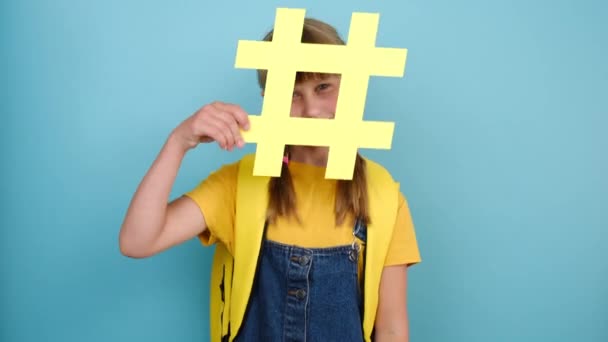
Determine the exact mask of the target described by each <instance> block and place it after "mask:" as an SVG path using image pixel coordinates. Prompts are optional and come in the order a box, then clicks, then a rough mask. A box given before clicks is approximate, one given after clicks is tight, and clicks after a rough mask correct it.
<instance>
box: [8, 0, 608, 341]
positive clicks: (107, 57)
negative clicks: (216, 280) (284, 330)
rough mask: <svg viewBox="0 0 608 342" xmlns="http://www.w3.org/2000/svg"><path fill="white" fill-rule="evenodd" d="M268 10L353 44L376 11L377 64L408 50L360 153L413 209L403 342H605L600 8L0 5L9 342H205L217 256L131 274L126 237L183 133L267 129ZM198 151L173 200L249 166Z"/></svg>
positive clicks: (377, 88) (375, 108)
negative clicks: (202, 126) (193, 127)
mask: <svg viewBox="0 0 608 342" xmlns="http://www.w3.org/2000/svg"><path fill="white" fill-rule="evenodd" d="M277 7H295V8H306V9H307V14H308V15H309V16H313V17H317V18H319V19H322V20H325V21H328V22H330V23H332V24H333V25H335V26H336V27H337V28H338V29H339V31H340V33H341V34H342V35H343V36H344V37H346V36H347V33H348V26H349V22H350V16H351V13H352V12H357V11H362V12H378V13H380V24H379V29H378V39H377V45H378V46H383V47H399V48H407V49H408V59H407V66H406V71H405V76H404V77H403V78H383V77H372V79H371V81H370V85H369V93H368V97H367V102H366V113H365V119H369V120H386V121H394V122H395V123H396V128H395V135H394V138H393V148H392V150H390V151H384V150H362V152H363V153H364V154H365V155H366V156H368V157H370V158H373V159H375V160H377V161H379V162H381V163H382V164H384V165H385V166H386V167H387V168H388V169H389V170H390V171H391V172H392V173H393V175H394V176H395V178H396V179H397V180H398V181H399V182H401V184H402V190H403V192H404V194H405V195H406V196H407V198H408V201H409V204H410V208H411V211H412V215H413V218H414V223H415V225H416V232H417V237H418V242H419V245H420V249H421V253H422V258H423V262H422V263H421V264H420V265H417V266H415V267H413V268H412V269H411V270H410V272H409V275H410V276H409V291H408V298H409V313H410V328H411V340H412V341H425V342H430V341H437V342H440V341H466V342H474V341H479V342H486V341H552V342H555V341H564V342H566V341H585V342H587V341H597V342H600V341H608V288H607V286H606V284H607V283H608V248H607V247H606V244H607V243H608V232H607V230H608V200H607V198H608V154H607V152H606V149H607V147H608V134H607V133H606V129H607V127H608V63H606V59H607V58H606V56H608V47H607V45H608V43H607V42H608V39H607V37H608V21H607V20H606V18H608V5H607V3H606V2H605V1H600V0H597V1H593V0H585V1H574V0H557V1H549V0H538V1H523V0H515V1H481V0H464V1H447V0H437V1H417V0H399V1H397V0H393V1H388V0H386V1H371V0H365V1H364V0H355V1H320V0H315V1H220V2H215V1H201V0H199V1H192V0H184V1H116V0H109V1H76V0H72V1H69V0H56V1H43V0H39V1H34V0H22V1H12V2H2V4H1V5H0V37H1V45H0V46H1V52H2V53H1V54H0V60H1V62H2V63H1V68H2V73H1V75H2V77H1V78H2V89H1V90H2V91H1V94H2V101H0V113H1V118H2V126H1V129H2V134H1V135H0V137H1V139H2V144H1V146H2V152H3V153H2V177H0V181H1V190H2V207H1V208H2V212H1V215H0V220H1V221H0V222H1V227H2V229H1V234H2V235H1V239H0V243H1V245H0V265H1V274H0V276H1V278H0V282H1V283H0V285H1V287H0V290H1V291H0V296H1V297H0V303H1V304H0V340H1V341H7V342H9V341H11V342H12V341H20V342H21V341H27V342H30V341H32V342H33V341H61V342H77V341H78V342H80V341H90V342H92V341H104V342H105V341H148V342H153V341H208V338H209V337H208V305H209V298H208V279H209V278H208V275H209V270H210V263H211V257H212V253H213V249H212V248H207V249H205V248H203V247H201V245H200V244H199V242H198V241H197V240H196V239H193V240H191V241H189V242H187V243H184V244H183V245H180V246H178V247H176V248H174V249H171V250H169V251H167V252H165V253H162V254H160V255H157V256H155V257H152V258H149V259H143V260H135V259H129V258H127V257H124V256H122V255H121V254H120V251H119V248H118V232H119V229H120V225H121V223H122V219H123V217H124V214H125V212H126V209H127V206H128V204H129V201H130V199H131V196H132V195H133V193H134V191H135V189H136V187H137V185H138V183H139V181H140V180H141V178H142V177H143V175H144V174H145V172H146V171H147V169H148V167H149V166H150V165H151V163H152V162H153V160H154V158H155V157H156V155H157V153H158V152H159V150H160V148H161V146H162V145H163V143H164V142H165V139H166V138H167V136H168V135H169V133H170V132H171V130H172V129H173V128H174V127H176V126H177V125H178V124H179V123H180V122H181V121H182V120H184V119H186V118H187V117H188V116H189V115H191V114H192V113H193V112H194V111H196V110H197V109H198V108H199V107H201V106H202V105H204V104H206V103H209V102H211V101H214V100H222V101H227V102H234V103H238V104H240V105H241V106H243V107H244V108H245V109H246V110H247V111H249V112H250V113H256V114H257V113H259V112H260V110H261V104H262V98H261V97H260V91H259V89H258V87H257V85H256V80H255V72H254V71H253V70H245V69H235V68H234V57H235V53H236V44H237V41H238V40H239V39H248V40H259V39H260V38H261V37H262V36H263V34H264V33H265V32H266V31H267V30H268V29H270V28H271V27H272V25H273V21H274V16H275V10H276V8H277ZM254 150H255V145H248V146H247V147H246V148H245V149H243V150H239V151H236V152H232V153H228V152H224V151H221V150H220V149H219V148H218V147H217V146H216V145H212V144H208V145H204V146H200V147H198V148H197V149H195V150H193V151H191V152H189V153H188V155H187V156H186V159H185V160H184V162H183V164H182V168H181V170H180V173H179V175H178V179H177V181H176V183H175V186H174V188H173V192H172V198H175V197H177V196H179V195H180V194H182V193H183V192H185V191H188V190H190V189H191V188H193V187H194V186H196V185H197V184H198V183H199V182H200V181H201V180H202V179H203V178H205V177H206V176H207V175H208V174H209V172H211V171H212V170H214V169H216V168H218V167H219V166H221V165H222V164H224V163H228V162H231V161H234V160H236V159H237V158H239V157H240V156H242V155H243V154H244V153H248V152H253V151H254Z"/></svg>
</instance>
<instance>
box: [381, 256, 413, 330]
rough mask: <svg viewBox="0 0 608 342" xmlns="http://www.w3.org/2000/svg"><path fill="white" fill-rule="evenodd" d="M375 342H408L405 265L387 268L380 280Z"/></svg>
mask: <svg viewBox="0 0 608 342" xmlns="http://www.w3.org/2000/svg"><path fill="white" fill-rule="evenodd" d="M374 338H375V341H377V342H409V324H408V317H407V265H395V266H387V267H385V268H384V270H383V271H382V278H381V279H380V294H379V300H378V312H377V313H376V323H375V333H374Z"/></svg>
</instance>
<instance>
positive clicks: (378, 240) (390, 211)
mask: <svg viewBox="0 0 608 342" xmlns="http://www.w3.org/2000/svg"><path fill="white" fill-rule="evenodd" d="M366 171H367V193H368V198H369V206H370V220H371V222H370V224H369V225H368V226H367V244H366V255H365V258H366V260H365V284H364V314H363V332H364V336H365V340H366V341H371V335H372V331H373V329H374V323H375V320H376V312H377V309H378V293H379V289H380V279H381V277H382V271H383V269H384V261H385V259H386V254H387V253H388V247H389V244H390V241H391V238H392V235H393V227H394V225H395V217H396V216H397V209H398V208H397V205H398V202H397V199H398V196H399V192H398V191H399V188H398V184H397V183H396V182H395V181H394V180H393V178H392V177H391V175H390V174H389V172H388V171H387V170H386V169H384V168H383V167H382V166H380V165H379V164H377V163H375V162H373V161H371V160H368V159H366Z"/></svg>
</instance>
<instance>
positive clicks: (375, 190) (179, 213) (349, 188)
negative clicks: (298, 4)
mask: <svg viewBox="0 0 608 342" xmlns="http://www.w3.org/2000/svg"><path fill="white" fill-rule="evenodd" d="M264 40H266V41H270V40H272V31H271V32H270V33H268V34H267V35H266V37H265V38H264ZM302 42H305V43H319V44H344V41H343V40H342V39H341V38H340V37H339V35H338V34H337V32H336V30H335V29H334V28H333V27H331V26H329V25H327V24H325V23H323V22H321V21H318V20H314V19H306V20H305V25H304V29H303V35H302ZM258 80H259V84H260V87H261V88H262V95H263V89H264V85H265V80H266V72H265V71H264V70H259V71H258ZM339 87H340V76H339V75H329V74H317V73H298V74H297V76H296V84H295V87H294V92H293V100H292V107H291V116H292V117H305V118H311V119H313V118H318V119H331V118H333V117H334V113H335V109H336V102H337V98H338V92H339ZM248 129H249V121H248V117H247V113H245V112H244V111H243V109H241V108H240V107H239V106H238V105H235V104H228V103H222V102H214V103H211V104H207V105H205V106H203V107H202V108H201V109H200V110H198V111H197V112H196V113H194V114H193V115H192V116H190V117H189V118H188V119H187V120H185V121H184V122H182V123H181V124H180V125H179V126H178V127H177V128H175V129H174V130H173V131H172V133H171V134H170V136H169V137H168V139H167V141H166V143H165V145H164V146H163V148H162V150H161V151H160V154H159V155H158V158H157V159H156V160H155V161H154V163H153V165H152V166H151V168H150V169H149V171H148V173H147V174H146V175H145V177H144V178H143V180H142V182H141V184H140V185H139V187H138V189H137V191H136V193H135V195H134V197H133V199H132V202H131V205H130V207H129V209H128V212H127V214H126V217H125V220H124V223H123V225H122V228H121V231H120V249H121V251H122V253H123V254H124V255H126V256H129V257H134V258H143V257H149V256H152V255H154V254H156V253H159V252H161V251H163V250H165V249H167V248H170V247H172V246H175V245H177V244H179V243H182V242H184V241H186V240H189V239H191V238H193V237H197V236H198V237H199V238H200V240H201V242H202V243H203V245H211V244H216V248H217V249H218V252H217V253H220V252H219V251H220V248H221V251H225V255H227V256H228V257H223V258H224V259H226V260H229V261H230V262H232V260H231V259H232V258H234V260H233V262H234V264H233V265H232V264H231V263H228V262H227V263H223V262H220V263H218V264H217V265H216V266H217V267H215V266H214V267H215V268H216V269H214V272H217V273H216V274H217V275H218V276H217V277H214V276H212V284H211V287H212V307H213V308H212V312H211V315H212V317H211V321H212V325H211V329H212V333H211V336H212V339H213V340H214V341H216V340H219V339H220V336H221V340H226V341H233V340H234V341H364V340H365V341H370V340H372V339H373V340H375V341H408V317H407V310H406V306H407V305H406V304H407V302H406V282H407V275H406V272H407V267H408V266H410V265H413V264H415V263H418V262H419V261H420V256H419V251H418V247H417V243H416V237H415V233H414V228H413V224H412V220H411V217H410V212H409V210H408V206H407V203H406V200H405V198H404V196H403V195H402V193H401V192H400V191H399V190H398V184H397V183H395V182H394V181H392V178H390V176H387V175H388V173H387V172H386V171H385V170H384V169H383V168H382V167H381V166H379V165H378V164H376V163H374V162H372V161H370V160H367V159H365V158H363V157H361V156H360V155H358V156H357V160H356V165H355V170H354V175H353V178H352V180H332V179H325V177H324V174H325V166H326V163H327V156H328V148H326V147H313V146H288V147H287V148H286V151H285V158H284V161H283V168H282V172H281V176H280V177H276V178H270V179H268V181H267V183H262V184H263V187H260V188H258V190H255V188H252V187H248V188H246V189H245V188H243V187H244V186H243V185H242V183H239V182H240V181H239V180H240V179H241V178H239V177H245V179H248V180H247V181H251V179H253V178H254V177H253V176H251V157H250V156H248V157H246V158H243V159H242V160H239V161H237V162H235V163H233V164H230V165H225V166H223V167H221V168H220V169H219V170H217V171H216V172H214V173H212V174H211V175H210V176H209V177H208V178H207V179H205V180H204V181H202V182H201V183H200V184H199V185H198V186H197V187H196V188H194V189H193V190H192V191H190V192H188V193H186V194H184V196H182V197H180V198H178V199H176V200H174V201H172V202H170V203H168V202H169V194H170V191H171V187H172V185H173V182H174V180H175V178H176V175H177V172H178V169H179V167H180V163H181V161H182V159H183V157H184V155H185V153H186V152H187V151H188V150H190V149H192V148H194V147H196V146H197V145H198V144H199V143H201V142H204V143H207V142H212V141H215V142H217V143H218V144H219V145H220V146H221V147H222V148H223V149H225V150H229V151H231V150H233V148H235V147H239V148H240V147H242V146H243V145H244V142H243V139H242V137H241V130H248ZM247 177H250V178H247ZM382 177H384V179H385V180H384V181H380V178H382ZM258 178H259V179H264V178H263V177H261V178H260V177H258ZM247 181H243V182H245V183H246V184H249V183H247ZM252 189H254V190H252ZM247 191H250V193H247ZM239 196H240V197H239ZM244 196H245V197H244ZM260 202H262V203H260ZM167 203H168V204H167ZM255 208H261V210H263V212H262V214H263V215H261V216H263V220H262V221H260V222H257V221H255V220H254V219H251V218H252V217H256V216H255V215H250V216H246V215H245V214H244V213H246V212H254V211H255V210H257V209H255ZM390 208H394V209H390ZM239 215H240V216H239ZM258 216H259V215H258ZM251 236H257V237H258V238H254V239H250V238H249V237H251ZM256 239H259V240H260V241H256ZM216 257H217V255H216ZM224 259H222V260H224ZM231 265H232V266H234V267H232V266H231ZM227 266H228V267H229V268H226V267H227ZM247 272H249V273H251V274H252V276H250V277H248V276H247V275H246V273H247ZM220 274H221V276H220ZM243 274H245V275H243ZM218 279H219V280H218ZM213 282H216V283H213ZM214 291H215V292H214ZM230 294H231V295H230ZM215 297H217V298H215ZM220 297H221V298H220ZM230 298H232V302H231V303H229V300H230ZM214 303H215V304H214ZM218 303H219V304H218ZM216 309H217V310H216ZM214 310H215V311H214ZM216 311H217V312H216Z"/></svg>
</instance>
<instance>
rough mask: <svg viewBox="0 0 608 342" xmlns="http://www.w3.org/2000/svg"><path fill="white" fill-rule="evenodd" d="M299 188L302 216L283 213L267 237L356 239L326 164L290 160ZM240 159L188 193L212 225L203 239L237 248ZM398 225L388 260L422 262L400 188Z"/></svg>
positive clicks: (325, 243)
mask: <svg viewBox="0 0 608 342" xmlns="http://www.w3.org/2000/svg"><path fill="white" fill-rule="evenodd" d="M289 171H290V173H291V176H292V180H293V184H294V190H295V193H296V209H297V213H298V217H300V219H301V222H300V223H298V222H297V221H295V220H294V219H288V218H283V217H280V218H278V219H277V222H276V224H269V225H268V229H267V232H266V238H267V239H268V240H271V241H275V242H279V243H283V244H288V245H297V246H299V247H303V248H322V247H333V246H340V245H347V244H351V243H352V242H353V227H352V225H351V223H350V222H351V220H345V223H344V224H342V225H341V226H338V227H336V224H335V214H334V202H335V197H336V186H337V181H336V180H332V179H325V168H324V167H318V166H314V165H310V164H304V163H298V162H294V161H290V162H289ZM237 177H238V162H236V163H232V164H228V165H224V166H223V167H221V168H220V169H219V170H217V171H215V172H213V173H211V175H210V176H209V177H208V178H207V179H205V180H203V181H202V182H201V183H200V184H199V185H198V186H197V187H196V188H194V189H193V190H191V191H189V192H187V193H186V194H185V195H186V196H188V197H190V198H191V199H193V200H194V201H195V202H196V203H197V204H198V206H199V207H200V209H201V211H202V213H203V215H204V217H205V221H206V223H207V227H208V229H207V230H205V232H204V233H202V234H201V235H200V236H199V238H200V240H201V242H202V243H203V245H206V246H208V245H211V244H213V243H216V242H218V241H219V242H221V243H223V244H224V245H226V247H227V248H228V250H229V251H230V252H231V253H232V252H233V249H232V246H233V237H234V220H235V210H236V208H235V206H236V186H237ZM395 200H396V201H399V205H398V208H399V209H398V212H397V216H396V217H395V227H394V230H393V236H392V239H391V243H390V246H389V250H388V254H387V257H386V261H385V266H390V265H399V264H408V265H412V264H416V263H418V262H420V253H419V251H418V244H417V242H416V235H415V231H414V226H413V222H412V218H411V215H410V211H409V208H408V205H407V202H406V200H405V198H404V196H403V194H402V193H401V192H400V193H399V197H398V198H395Z"/></svg>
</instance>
